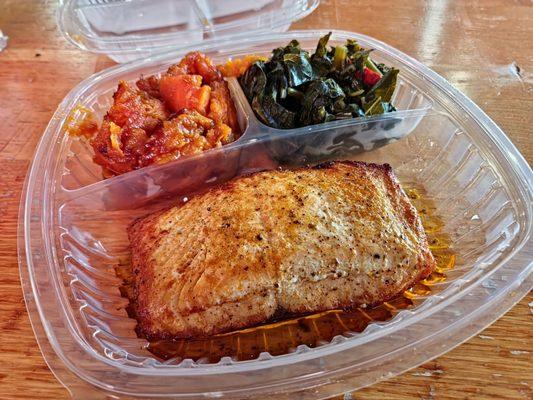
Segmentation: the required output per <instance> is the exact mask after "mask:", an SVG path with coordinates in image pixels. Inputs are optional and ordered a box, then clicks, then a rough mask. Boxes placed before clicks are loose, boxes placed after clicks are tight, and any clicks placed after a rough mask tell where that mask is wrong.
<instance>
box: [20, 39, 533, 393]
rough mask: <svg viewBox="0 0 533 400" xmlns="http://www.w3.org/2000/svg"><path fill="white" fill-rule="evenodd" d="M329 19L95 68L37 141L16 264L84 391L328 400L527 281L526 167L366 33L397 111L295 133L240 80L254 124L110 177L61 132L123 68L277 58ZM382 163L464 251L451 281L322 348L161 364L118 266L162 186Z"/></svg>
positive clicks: (35, 312)
mask: <svg viewBox="0 0 533 400" xmlns="http://www.w3.org/2000/svg"><path fill="white" fill-rule="evenodd" d="M325 33H326V32H321V31H293V32H288V33H277V34H273V33H269V34H255V35H253V36H251V37H248V38H242V39H241V40H238V41H235V40H233V39H227V40H225V39H213V40H211V41H210V40H208V41H205V42H203V43H202V44H196V45H192V46H189V47H183V48H181V49H180V50H178V51H173V52H167V53H165V54H161V55H156V56H152V57H149V58H145V59H142V60H139V61H135V62H132V63H129V64H125V65H120V66H117V67H113V68H110V69H107V70H105V71H102V72H100V73H98V74H96V75H94V76H92V77H90V78H89V79H87V80H85V81H83V82H82V83H80V84H79V85H78V86H77V87H75V88H74V89H73V90H72V91H71V92H70V93H69V94H68V95H67V97H65V99H64V100H63V102H62V103H61V104H60V105H59V107H58V109H57V111H56V113H55V114H54V116H53V118H52V119H51V121H50V123H49V125H48V127H47V128H46V131H45V132H44V133H43V137H42V139H41V142H40V144H39V146H38V148H37V151H36V153H35V158H34V161H33V163H32V166H31V168H30V171H29V174H28V177H27V180H26V185H25V189H24V193H23V197H22V202H21V212H20V237H19V263H20V272H21V280H22V284H23V289H24V294H25V299H26V304H27V308H28V311H29V314H30V318H31V321H32V325H33V328H34V331H35V335H36V337H37V340H38V342H39V345H40V347H41V350H42V352H43V355H44V357H45V359H46V361H47V363H48V365H49V367H50V369H51V370H52V371H53V372H54V374H55V375H56V377H57V378H58V379H59V380H60V381H61V382H62V383H63V385H65V386H66V387H67V388H68V389H69V390H70V392H71V393H72V394H73V396H74V397H76V398H82V399H85V398H121V399H122V398H137V397H140V398H179V399H197V398H198V399H200V398H230V399H237V398H239V399H240V398H254V399H257V398H267V397H269V396H273V395H275V397H270V398H276V399H294V398H298V399H323V398H327V397H329V396H332V395H336V394H340V393H343V392H346V391H350V390H354V389H358V388H361V387H364V386H367V385H370V384H372V383H375V382H376V381H378V380H380V379H384V378H388V377H391V376H394V375H396V374H399V373H402V372H403V371H405V370H407V369H410V368H412V367H415V366H417V365H419V364H421V363H424V362H426V361H428V360H429V359H432V358H434V357H436V356H438V355H440V354H442V353H444V352H446V351H448V350H450V349H451V348H453V347H455V346H457V345H459V344H460V343H462V342H463V341H465V340H467V339H468V338H469V337H471V336H472V335H475V334H476V333H477V332H479V331H480V330H482V329H483V328H485V327H486V326H487V325H489V324H490V323H492V322H493V321H494V320H496V319H497V318H498V317H500V316H501V315H502V314H503V313H504V312H506V311H507V310H508V309H509V308H511V307H512V306H513V305H514V304H515V303H516V302H517V301H519V300H520V299H521V298H522V297H523V296H524V295H525V294H526V293H527V292H528V291H529V290H531V288H532V287H533V275H532V273H531V272H532V271H533V263H532V255H533V250H532V247H531V244H532V240H531V230H532V216H533V215H532V201H531V200H532V187H533V179H532V178H533V173H532V171H531V169H530V167H529V166H528V164H527V163H526V162H525V160H524V159H523V157H522V156H521V155H520V153H519V152H518V151H517V149H516V148H515V147H514V146H513V145H512V143H511V142H510V141H509V139H508V138H507V136H506V135H505V134H504V133H503V132H502V131H501V130H500V129H499V128H498V127H497V126H496V125H495V124H494V123H493V122H492V121H491V120H490V118H489V117H488V116H487V115H486V114H484V113H483V112H482V111H481V110H480V109H479V108H478V107H477V106H476V105H475V104H474V103H473V102H472V101H470V100H469V99H468V98H467V97H466V96H464V95H463V94H462V93H460V92H459V91H457V90H456V89H454V88H453V87H452V86H451V85H450V84H449V83H448V82H446V81H445V80H444V79H443V78H441V77H440V76H439V75H437V74H436V73H435V72H433V71H431V70H430V69H428V68H427V67H425V66H423V65H422V64H420V63H419V62H417V61H416V60H414V59H412V58H410V57H408V56H407V55H405V54H403V53H401V52H399V51H398V50H396V49H394V48H392V47H390V46H388V45H386V44H384V43H382V42H379V41H377V40H374V39H372V38H370V37H367V36H363V35H359V34H356V33H352V32H341V31H334V32H333V35H332V38H331V43H332V44H337V43H343V42H344V41H345V40H346V39H347V38H354V39H357V40H358V41H359V42H360V43H361V44H362V45H363V46H364V47H369V48H373V49H375V51H374V53H373V58H374V59H376V60H377V61H379V62H384V63H386V64H387V65H392V66H395V67H397V68H399V69H400V71H401V72H400V75H399V85H398V89H397V91H396V93H395V98H394V103H395V104H396V105H397V108H398V110H399V111H398V112H394V113H390V114H387V115H382V116H377V117H370V118H363V119H352V120H345V121H338V122H333V123H326V124H322V125H315V126H309V127H305V128H299V129H293V130H281V131H280V130H275V129H271V128H268V127H266V126H264V125H262V124H261V123H260V122H258V121H257V119H256V118H255V116H254V115H253V113H252V112H251V110H250V107H249V105H248V104H247V102H246V99H245V98H244V96H243V94H242V92H241V91H240V88H239V86H238V84H237V82H236V81H231V82H230V89H231V92H232V95H233V97H234V100H235V102H236V105H237V109H238V113H239V117H240V122H241V125H242V126H243V127H245V132H244V134H243V136H242V137H241V138H239V139H238V140H237V141H236V142H234V143H231V144H229V145H226V146H224V147H222V148H219V149H214V150H209V151H206V152H205V153H203V154H200V155H197V156H192V157H187V158H182V159H178V160H176V161H174V162H171V163H168V164H165V165H161V166H150V167H147V168H144V169H141V170H138V171H134V172H130V173H127V174H124V175H121V176H118V177H113V178H110V179H107V180H101V171H100V170H99V167H98V166H96V165H94V164H93V162H92V160H91V152H90V149H89V148H88V147H87V146H86V145H84V144H83V143H82V142H81V141H79V140H77V139H73V138H72V137H70V136H69V135H68V134H67V133H66V132H65V124H66V118H67V115H68V114H69V113H70V112H71V110H72V109H73V108H74V107H75V106H76V105H80V104H81V105H83V106H85V107H87V108H89V109H92V110H93V111H94V112H95V113H96V115H97V116H98V117H102V116H103V114H104V113H105V110H106V108H107V107H109V105H110V104H111V101H112V99H111V95H112V93H113V91H114V90H115V88H116V84H117V82H118V80H119V79H125V80H130V81H134V80H136V79H137V78H138V77H139V76H140V75H141V74H144V75H149V74H153V73H159V72H162V71H164V70H165V69H166V68H167V67H168V66H169V65H171V64H172V63H175V62H176V61H178V60H179V59H180V58H181V57H182V56H183V55H184V54H185V53H187V52H188V51H190V50H200V51H204V52H206V53H207V54H208V55H209V56H210V57H212V58H213V59H214V60H215V61H218V62H221V61H223V60H225V59H226V58H227V57H228V56H239V55H244V54H249V53H255V54H265V55H268V54H269V53H270V51H271V50H272V49H273V48H275V47H278V46H280V45H284V44H285V43H287V42H288V41H289V40H291V39H298V40H299V41H300V42H301V43H302V46H303V47H305V48H308V49H313V48H314V47H315V45H316V42H317V39H318V38H319V36H321V35H323V34H325ZM347 158H350V159H359V160H364V161H373V162H378V163H384V162H387V163H389V164H391V165H392V166H393V168H394V170H395V171H396V174H397V175H398V177H399V179H400V181H402V182H404V183H408V182H415V183H416V184H418V185H420V186H422V187H423V188H424V189H425V191H426V192H427V194H428V196H429V197H430V198H431V199H432V200H433V201H434V202H435V204H436V208H437V212H438V214H439V215H440V216H441V217H442V219H443V221H444V228H443V230H444V231H445V232H446V233H447V234H448V235H449V236H450V238H451V244H452V249H453V251H454V252H455V254H456V257H457V259H456V267H455V268H454V269H453V270H452V271H451V272H450V273H448V279H447V280H446V281H445V282H443V283H440V284H436V285H435V286H434V287H433V291H432V294H431V295H430V296H427V298H423V299H422V300H423V301H420V302H418V303H417V305H416V307H414V308H411V309H407V310H403V311H401V312H399V313H398V314H397V315H396V316H395V317H394V318H393V319H392V320H390V321H387V322H379V323H372V324H370V325H369V326H368V327H367V328H366V330H364V331H363V332H361V333H353V332H346V333H344V334H343V335H339V336H336V337H335V338H334V339H333V340H332V341H331V342H330V343H324V344H321V345H320V346H317V347H316V348H312V349H311V348H308V347H307V346H305V345H301V346H298V347H296V348H295V349H293V351H292V352H290V353H289V354H285V355H281V356H271V355H270V354H268V353H262V354H261V355H260V356H259V357H258V359H255V360H251V361H235V360H233V359H231V358H229V357H225V358H222V360H221V361H220V362H218V363H216V364H210V363H206V362H202V360H200V362H195V361H193V360H177V359H171V360H169V361H165V362H163V361H161V360H158V359H156V358H155V357H154V356H153V355H152V354H151V353H149V352H148V351H147V350H146V349H145V348H144V346H145V344H146V342H145V341H144V340H143V339H138V338H137V337H136V335H135V333H134V331H133V328H134V326H135V321H134V320H132V319H130V318H128V317H127V314H126V310H125V306H126V304H127V301H126V300H125V299H123V298H122V297H121V296H120V292H119V289H118V286H119V285H120V281H119V280H118V279H117V278H116V277H115V274H114V270H113V267H114V266H115V265H116V264H117V263H118V262H120V261H121V260H123V259H124V257H127V252H128V250H127V238H126V234H125V227H126V226H127V224H128V223H129V222H131V221H132V220H133V218H135V217H137V216H139V215H142V214H145V213H147V212H148V211H150V210H152V209H156V208H158V207H160V206H161V204H163V203H165V202H166V201H167V200H166V199H168V198H169V197H173V198H176V197H180V196H187V195H188V194H189V193H190V192H192V191H194V190H197V189H200V188H203V187H205V186H208V185H213V184H217V183H220V182H223V181H226V180H228V179H231V178H233V177H235V176H239V175H241V174H245V173H249V172H252V171H255V170H260V169H265V168H266V169H268V168H275V167H277V166H278V165H280V164H283V165H289V166H297V165H305V164H307V163H315V162H319V161H324V160H335V159H347Z"/></svg>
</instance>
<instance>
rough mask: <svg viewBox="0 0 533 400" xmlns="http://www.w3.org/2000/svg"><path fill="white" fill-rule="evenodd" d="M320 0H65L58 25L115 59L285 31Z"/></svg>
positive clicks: (71, 37)
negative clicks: (206, 42)
mask: <svg viewBox="0 0 533 400" xmlns="http://www.w3.org/2000/svg"><path fill="white" fill-rule="evenodd" d="M318 3H319V0H254V1H243V0H61V1H60V7H59V11H58V16H57V20H58V24H59V28H60V30H61V32H62V33H63V35H64V36H65V37H66V38H67V39H68V40H69V41H70V42H71V43H73V44H74V45H76V46H78V47H79V48H81V49H84V50H89V51H92V52H95V53H104V54H107V55H108V56H109V57H111V58H112V59H113V60H115V61H117V62H125V61H131V60H134V59H138V58H143V57H146V56H148V55H149V54H154V53H158V52H161V51H163V50H164V49H165V48H167V49H170V48H176V47H181V46H186V45H189V44H193V43H198V42H201V41H202V40H205V39H218V40H219V39H223V38H229V37H231V38H233V39H234V40H236V41H237V40H239V38H240V37H243V38H244V37H250V36H251V35H253V34H257V33H267V32H268V33H272V32H284V31H286V30H287V29H288V28H289V26H290V24H291V23H292V22H294V21H296V20H298V19H301V18H303V17H305V16H306V15H308V14H309V13H311V12H313V10H314V9H315V8H316V7H317V6H318Z"/></svg>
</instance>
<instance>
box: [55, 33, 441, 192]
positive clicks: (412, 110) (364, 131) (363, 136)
mask: <svg viewBox="0 0 533 400" xmlns="http://www.w3.org/2000/svg"><path fill="white" fill-rule="evenodd" d="M332 43H335V42H333V41H332ZM278 45H279V44H278ZM272 46H275V44H273V45H272ZM313 46H316V39H313V40H308V41H307V43H302V47H303V48H306V49H308V50H310V51H312V50H314V48H313ZM271 50H272V49H267V48H266V46H265V47H264V48H261V49H257V50H255V51H253V54H257V55H264V56H268V55H269V54H270V51H271ZM206 54H207V55H208V56H209V57H210V58H212V59H213V60H214V61H215V62H216V63H217V64H218V63H223V62H224V61H226V60H227V59H228V58H229V57H240V56H243V55H246V54H248V53H246V52H245V51H239V50H238V49H234V50H230V51H218V52H213V51H206ZM182 55H183V54H181V55H176V57H175V58H172V59H171V61H170V62H169V61H167V62H165V63H161V64H158V65H154V66H150V67H143V68H138V69H135V71H130V72H128V73H127V74H121V76H120V77H116V76H110V77H109V78H103V79H99V80H98V81H97V82H95V83H94V85H93V87H92V90H91V93H87V95H85V94H81V96H80V99H79V100H78V103H77V107H76V108H74V109H73V110H72V111H70V114H69V118H70V119H71V120H72V121H76V120H77V119H79V118H80V116H81V115H82V114H83V113H85V112H86V110H90V111H91V112H92V113H93V116H94V118H95V120H96V121H98V123H100V122H101V120H102V118H103V117H104V115H105V113H106V112H107V110H108V109H109V107H111V105H112V104H113V98H112V96H113V93H114V92H115V90H116V87H117V83H118V80H119V79H120V80H125V81H128V82H131V83H134V82H135V81H136V80H137V79H138V78H139V77H140V76H141V75H144V76H149V75H158V74H161V73H163V72H165V71H166V70H167V69H168V67H169V66H170V65H172V64H174V63H176V62H178V61H179V60H180V58H181V56H182ZM373 59H375V60H376V61H377V62H383V63H385V64H387V65H391V66H394V67H398V66H399V64H398V62H397V60H394V59H393V58H391V57H388V56H387V55H386V54H382V53H380V52H379V51H375V52H373ZM413 78H414V77H413V76H412V75H411V74H409V73H407V71H406V72H405V73H404V71H401V72H400V75H399V78H398V83H397V87H396V91H395V93H394V96H393V99H392V103H393V104H394V105H395V106H396V108H397V109H398V111H396V112H393V113H388V114H383V115H378V116H374V117H364V118H353V119H346V120H342V121H332V122H326V123H323V124H318V125H311V126H306V127H302V128H297V129H286V130H280V129H274V128H270V127H267V126H265V125H264V124H262V123H261V122H260V121H259V120H258V119H257V117H256V116H255V114H254V112H253V111H252V109H251V107H250V105H249V103H248V100H247V99H246V96H245V95H244V93H243V91H242V89H241V87H240V85H239V83H238V81H237V79H235V78H230V79H228V86H229V89H230V93H231V95H232V98H233V100H234V104H235V106H236V109H237V115H238V117H239V122H240V126H241V129H242V130H243V134H242V136H241V137H240V138H239V139H238V140H236V141H235V142H232V143H230V144H227V145H224V146H223V147H221V148H218V149H211V150H208V151H206V152H204V153H202V154H200V155H198V156H192V157H188V158H189V159H190V160H189V162H195V161H193V159H196V160H198V161H197V162H198V163H200V164H203V167H202V170H203V171H204V173H205V174H206V176H207V175H210V178H212V179H215V178H216V175H217V171H212V172H211V173H209V171H208V170H209V169H210V167H211V166H214V165H219V164H220V162H221V160H224V161H223V162H225V163H227V162H229V158H233V159H234V158H235V155H236V154H239V152H240V151H239V148H240V147H241V146H243V145H245V144H246V143H247V142H248V141H257V140H259V139H260V138H261V139H262V140H263V142H264V143H266V142H265V139H267V138H272V141H273V142H272V144H268V145H267V144H265V145H264V146H263V147H268V146H270V147H271V148H270V149H269V151H270V152H271V153H272V154H275V153H276V152H279V151H280V149H278V148H276V146H279V143H281V142H284V145H285V146H288V148H287V149H285V150H282V151H283V153H284V155H285V156H287V157H290V154H291V152H292V153H294V152H297V151H298V153H299V157H300V159H301V160H300V161H302V162H303V161H305V162H308V163H309V162H313V160H315V159H320V154H321V153H323V152H330V153H331V152H332V150H333V148H335V147H339V146H341V147H343V146H344V147H349V148H350V153H351V154H354V153H356V152H363V151H368V150H371V149H373V148H379V147H380V146H384V145H385V144H387V143H389V142H392V141H394V140H398V139H400V138H402V137H404V136H406V135H408V134H409V133H410V132H411V131H413V129H414V128H415V127H416V125H417V124H418V123H419V122H420V120H421V118H422V117H423V116H424V115H425V114H426V113H427V112H428V111H429V110H431V109H432V101H431V99H429V98H428V96H427V95H426V94H425V93H424V91H423V90H422V89H421V88H420V87H419V86H418V85H417V82H416V80H415V79H413ZM64 140H65V143H64V150H63V153H64V154H66V157H67V159H66V161H65V165H66V167H65V172H64V174H63V177H62V187H63V188H64V189H66V190H77V189H80V188H82V187H84V186H88V185H91V184H93V183H96V182H99V181H101V180H102V179H103V178H102V172H101V169H100V167H99V166H98V165H96V164H95V163H94V162H93V161H92V156H93V150H92V148H91V147H90V146H89V145H88V144H87V142H86V141H85V140H79V138H70V137H69V136H65V137H64ZM289 148H291V149H292V150H291V149H289ZM304 156H307V158H308V159H307V160H304V159H302V157H304ZM204 160H205V162H204ZM215 160H220V161H215ZM291 160H292V159H291ZM181 161H182V160H177V161H174V162H170V163H168V164H166V165H164V166H149V167H146V168H143V169H142V170H139V171H134V172H131V173H130V174H137V175H138V176H139V178H138V179H150V178H147V177H145V176H144V175H146V174H151V171H152V170H156V169H158V170H159V169H162V170H166V172H167V174H171V175H172V174H176V173H178V174H179V173H180V170H183V169H186V168H175V163H176V162H178V163H179V162H181ZM281 161H283V160H281ZM292 161H293V160H292ZM292 161H291V162H292ZM259 167H263V168H264V166H261V165H259ZM251 169H253V167H252V168H251ZM256 169H257V168H256ZM161 173H162V172H161V171H160V172H157V174H161ZM182 178H183V177H180V176H179V175H177V176H175V179H176V180H178V179H182ZM208 179H209V178H207V179H205V180H208ZM112 182H117V184H120V182H121V179H120V178H116V177H115V178H111V179H108V182H107V183H106V185H109V184H111V183H112ZM165 190H168V191H169V192H173V190H174V188H167V187H164V188H162V191H165ZM174 193H175V192H174ZM160 194H161V193H160ZM152 195H153V194H152ZM152 195H151V196H150V197H152Z"/></svg>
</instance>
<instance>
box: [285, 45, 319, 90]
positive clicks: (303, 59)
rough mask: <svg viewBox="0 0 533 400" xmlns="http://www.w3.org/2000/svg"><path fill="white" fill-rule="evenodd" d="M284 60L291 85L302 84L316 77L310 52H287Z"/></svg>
mask: <svg viewBox="0 0 533 400" xmlns="http://www.w3.org/2000/svg"><path fill="white" fill-rule="evenodd" d="M283 62H284V65H285V75H286V76H287V81H288V83H289V86H291V87H295V86H300V85H302V84H304V83H306V82H309V81H310V80H312V79H314V78H315V73H314V71H313V67H312V66H311V63H310V62H309V55H308V54H306V53H304V52H300V54H285V56H283Z"/></svg>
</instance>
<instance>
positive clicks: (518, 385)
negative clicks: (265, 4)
mask: <svg viewBox="0 0 533 400" xmlns="http://www.w3.org/2000/svg"><path fill="white" fill-rule="evenodd" d="M56 7H57V5H56V2H54V1H47V2H35V1H31V0H25V1H16V0H4V1H2V6H1V7H0V29H2V30H3V32H4V33H5V34H7V35H8V36H10V41H9V44H8V47H7V49H6V50H4V51H3V52H1V53H0V121H2V123H1V124H0V162H1V165H2V170H3V173H2V174H1V175H0V184H1V189H0V212H1V215H2V218H1V219H0V265H1V267H2V273H1V274H0V398H2V399H12V398H28V399H62V398H68V393H67V391H66V390H65V389H64V388H63V387H62V386H61V385H60V384H59V383H58V382H57V381H56V380H55V378H54V377H53V375H52V374H51V372H50V371H49V369H48V367H47V366H46V364H45V362H44V360H43V358H42V356H41V354H40V352H39V349H38V347H37V344H36V341H35V339H34V336H33V332H32V330H31V326H30V323H29V320H28V316H27V314H26V309H25V306H24V302H23V299H22V291H21V288H20V283H19V275H18V263H17V250H16V235H17V219H18V207H19V199H20V193H21V188H22V184H23V181H24V177H25V174H26V170H27V167H28V165H29V162H30V160H31V158H32V156H33V152H34V150H35V146H36V144H37V143H38V141H39V138H40V135H41V133H42V132H43V130H44V128H45V126H46V124H47V123H48V120H49V118H50V117H51V115H52V113H53V111H54V110H55V108H56V106H57V104H58V103H59V102H60V101H61V99H62V98H63V97H64V96H65V95H66V94H67V93H68V91H69V90H70V89H71V88H72V87H73V86H74V85H76V84H77V83H78V82H79V81H81V80H82V79H84V78H86V77H87V76H89V75H90V74H92V73H94V72H96V71H99V70H101V69H103V68H105V67H107V66H110V65H113V62H112V61H110V60H109V59H108V58H107V57H105V56H97V55H93V54H88V53H84V52H81V51H79V50H78V49H76V48H74V47H72V46H71V45H69V44H68V43H67V42H66V41H65V40H64V39H63V38H62V37H61V35H60V33H59V32H58V29H57V27H56V24H55V19H54V13H55V10H56ZM531 21H533V6H532V3H531V2H530V1H527V0H522V1H513V2H511V1H507V0H484V1H469V2H465V1H461V0H457V1H451V0H450V1H446V0H433V1H431V0H429V1H425V2H424V1H418V0H417V1H411V0H395V1H394V0H388V1H381V2H367V1H346V0H329V1H327V0H323V1H322V3H321V5H320V7H319V8H318V9H317V10H316V11H315V13H313V14H312V15H310V16H309V17H307V18H305V19H304V20H302V21H299V22H297V23H295V24H294V25H293V28H298V29H306V28H325V29H328V28H332V29H345V30H351V31H357V32H361V33H365V34H368V35H371V36H374V37H376V38H378V39H381V40H383V41H385V42H387V43H389V44H391V45H393V46H395V47H397V48H399V49H400V50H402V51H404V52H406V53H407V54H410V55H412V56H414V57H415V58H418V59H419V60H420V61H422V62H424V63H426V64H428V65H429V66H430V67H432V68H434V69H435V70H436V71H437V72H439V73H441V74H442V75H443V76H445V77H446V78H447V79H449V80H450V81H451V82H452V83H453V84H454V85H455V86H456V87H458V88H459V89H460V90H462V91H464V92H465V93H466V94H467V95H468V96H470V97H471V98H472V99H473V100H474V101H476V102H477V104H478V105H479V106H480V107H481V108H482V109H484V110H485V111H486V112H487V113H488V114H489V116H491V117H492V118H493V119H494V120H495V121H496V123H498V124H499V125H500V126H501V127H502V129H503V130H504V131H505V132H506V133H507V134H508V135H509V137H510V138H511V140H512V141H513V142H514V143H515V144H516V146H517V147H518V148H519V149H520V150H521V152H522V153H523V154H524V156H525V157H526V159H527V160H528V162H530V163H531V161H532V160H533V148H532V146H533V140H532V139H533V134H532V128H531V126H533V118H532V116H533V113H532V112H531V110H532V109H533V95H532V94H533V72H532V71H533V24H532V23H531ZM532 303H533V295H532V294H531V293H530V294H529V295H528V296H527V297H526V298H524V299H523V300H522V301H521V302H520V303H519V304H518V305H517V306H515V307H514V308H513V309H512V310H511V311H509V312H508V313H507V314H506V315H505V316H504V317H502V318H501V319H500V320H499V321H497V322H496V323H495V324H493V325H492V326H491V327H489V328H487V329H486V330H485V331H484V332H483V333H482V334H480V335H477V336H476V337H474V338H472V339H470V340H469V341H467V342H466V343H464V344H462V345H461V346H459V347H458V348H456V349H455V350H452V351H451V352H449V353H448V354H446V355H444V356H441V357H439V358H437V359H436V360H434V361H431V362H429V363H426V364H424V365H423V366H421V367H419V368H416V369H414V370H412V371H409V372H407V373H405V374H403V375H401V376H399V377H396V378H393V379H390V380H388V381H386V382H381V383H379V384H376V385H373V386H372V387H369V388H366V389H363V390H360V391H358V392H356V393H354V394H353V395H352V398H354V399H439V400H440V399H496V398H498V399H500V398H501V399H532V398H533V392H532V388H533V372H532V371H533V365H532V361H531V360H532V358H533V357H532V354H533V335H532V330H533V329H532V328H533V321H532V320H533V304H532ZM346 398H349V397H348V396H347V397H346Z"/></svg>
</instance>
